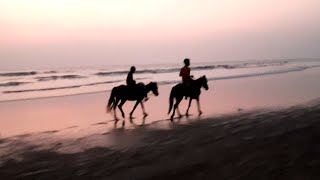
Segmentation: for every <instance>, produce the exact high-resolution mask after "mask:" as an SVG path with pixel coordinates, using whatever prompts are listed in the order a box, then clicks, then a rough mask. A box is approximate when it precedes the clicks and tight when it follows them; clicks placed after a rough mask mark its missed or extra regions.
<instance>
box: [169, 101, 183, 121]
mask: <svg viewBox="0 0 320 180" xmlns="http://www.w3.org/2000/svg"><path fill="white" fill-rule="evenodd" d="M182 98H183V97H178V98H176V103H175V104H174V106H173V112H172V115H171V121H172V119H173V117H174V114H175V113H176V109H177V108H178V106H179V104H180V102H181V100H182Z"/></svg>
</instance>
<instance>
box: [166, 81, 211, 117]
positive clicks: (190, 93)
mask: <svg viewBox="0 0 320 180" xmlns="http://www.w3.org/2000/svg"><path fill="white" fill-rule="evenodd" d="M207 82H208V80H207V78H206V76H202V77H200V78H199V79H197V80H193V81H192V82H191V84H190V86H189V87H184V86H185V85H183V84H177V85H176V86H174V87H173V88H172V89H171V93H170V99H169V102H170V107H169V112H168V114H170V112H171V110H172V106H173V100H174V98H175V99H176V103H175V105H174V107H173V113H172V115H171V120H172V119H173V117H174V114H175V112H176V109H177V111H178V115H179V116H180V117H181V116H182V115H181V113H180V111H179V107H178V106H179V104H180V102H181V100H182V99H183V97H184V96H187V97H189V106H188V109H187V112H186V116H188V115H189V108H190V106H191V102H192V99H196V100H197V105H198V112H199V115H201V114H202V112H201V110H200V102H199V96H200V94H201V87H203V88H204V89H205V90H208V89H209V87H208V83H207Z"/></svg>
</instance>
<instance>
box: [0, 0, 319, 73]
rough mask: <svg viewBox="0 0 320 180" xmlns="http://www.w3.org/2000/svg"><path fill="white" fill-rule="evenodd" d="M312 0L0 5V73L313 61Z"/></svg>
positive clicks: (44, 0)
mask: <svg viewBox="0 0 320 180" xmlns="http://www.w3.org/2000/svg"><path fill="white" fill-rule="evenodd" d="M319 8H320V1H319V0H224V1H221V0H0V70H14V69H33V68H59V67H72V66H77V67H78V66H101V65H110V64H143V63H167V62H181V61H182V59H183V58H184V57H189V58H191V60H192V61H193V62H201V61H223V60H246V59H271V58H276V59H277V58H301V57H306V58H318V57H320V49H319V47H320V11H319Z"/></svg>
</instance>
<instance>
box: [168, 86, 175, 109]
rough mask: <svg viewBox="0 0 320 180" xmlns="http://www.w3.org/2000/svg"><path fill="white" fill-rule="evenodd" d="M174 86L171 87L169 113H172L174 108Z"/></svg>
mask: <svg viewBox="0 0 320 180" xmlns="http://www.w3.org/2000/svg"><path fill="white" fill-rule="evenodd" d="M173 92H174V87H173V88H172V89H171V92H170V98H169V111H168V114H170V112H171V110H172V106H173V99H174V93H173Z"/></svg>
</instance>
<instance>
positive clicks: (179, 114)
mask: <svg viewBox="0 0 320 180" xmlns="http://www.w3.org/2000/svg"><path fill="white" fill-rule="evenodd" d="M177 113H178V116H179V117H182V114H181V113H180V110H179V106H178V107H177Z"/></svg>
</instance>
